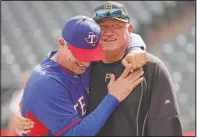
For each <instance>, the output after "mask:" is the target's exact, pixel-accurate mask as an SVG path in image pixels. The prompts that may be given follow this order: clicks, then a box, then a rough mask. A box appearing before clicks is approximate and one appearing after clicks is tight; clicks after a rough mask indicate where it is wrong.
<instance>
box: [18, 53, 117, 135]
mask: <svg viewBox="0 0 197 138" xmlns="http://www.w3.org/2000/svg"><path fill="white" fill-rule="evenodd" d="M50 56H51V55H50ZM88 85H89V71H88V69H86V71H85V73H83V74H82V75H74V74H72V72H70V71H68V70H67V69H65V68H63V67H62V66H60V65H59V64H58V63H56V62H54V61H53V60H51V59H50V57H48V58H46V59H45V60H44V61H43V62H42V63H40V64H39V65H38V66H37V67H36V68H35V69H34V71H33V73H32V75H31V76H30V79H29V80H28V82H27V84H26V87H25V89H24V95H23V98H22V115H23V116H25V117H28V118H30V119H31V120H32V121H34V122H35V124H34V128H33V129H32V130H31V133H30V134H29V135H31V136H36V135H37V136H54V135H56V136H59V135H63V136H67V135H69V136H72V135H79V136H80V135H95V133H96V132H97V131H98V130H99V129H100V127H101V126H102V125H103V124H104V123H105V121H106V120H107V118H108V116H109V115H103V117H102V115H100V114H103V113H102V112H103V111H104V112H106V111H105V110H109V109H108V108H109V107H102V106H105V105H104V104H103V105H101V108H98V111H96V114H97V116H100V117H102V119H101V121H99V120H98V121H99V122H98V123H97V122H96V121H97V120H96V119H99V117H96V116H95V115H94V113H93V114H92V116H89V117H87V118H86V119H85V120H84V121H81V120H82V119H83V118H84V117H85V115H86V110H87V98H88V97H87V96H88ZM110 99H111V100H110ZM110 101H112V105H111V106H112V109H110V110H109V111H107V112H109V114H110V113H111V112H112V111H113V110H114V109H115V107H116V106H117V105H118V102H117V99H116V98H115V97H113V96H112V95H108V98H106V100H105V102H110ZM102 108H103V109H104V108H105V109H104V110H102ZM110 108H111V107H110ZM107 112H106V114H107ZM94 117H96V118H94ZM79 122H80V123H79ZM94 122H96V123H97V124H98V125H96V124H95V123H94ZM76 124H78V126H76ZM91 124H92V127H91ZM94 125H96V126H98V128H95V126H94ZM74 126H75V127H74ZM88 127H90V128H88ZM71 128H72V129H71ZM86 128H87V129H86ZM91 129H93V130H91ZM97 129H98V130H97ZM86 131H87V133H85V132H86ZM91 131H93V132H94V131H95V132H94V133H92V132H91Z"/></svg>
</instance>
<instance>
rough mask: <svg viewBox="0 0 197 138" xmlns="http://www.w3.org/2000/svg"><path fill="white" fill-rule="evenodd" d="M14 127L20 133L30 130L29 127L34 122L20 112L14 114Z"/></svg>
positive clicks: (31, 126)
mask: <svg viewBox="0 0 197 138" xmlns="http://www.w3.org/2000/svg"><path fill="white" fill-rule="evenodd" d="M15 122H16V128H17V130H18V131H20V132H21V133H22V134H27V133H29V132H30V130H29V129H31V128H33V127H34V122H33V121H31V120H30V119H28V118H24V117H23V116H22V115H21V114H20V113H18V114H16V115H15Z"/></svg>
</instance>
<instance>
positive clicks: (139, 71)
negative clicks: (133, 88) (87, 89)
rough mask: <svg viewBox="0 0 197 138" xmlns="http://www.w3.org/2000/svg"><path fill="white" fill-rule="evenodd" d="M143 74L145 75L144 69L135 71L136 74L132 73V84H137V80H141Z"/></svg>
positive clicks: (129, 78) (130, 78)
mask: <svg viewBox="0 0 197 138" xmlns="http://www.w3.org/2000/svg"><path fill="white" fill-rule="evenodd" d="M143 74H144V71H143V69H142V68H140V69H138V70H136V71H134V72H133V73H132V75H130V76H129V77H128V80H129V81H130V83H133V82H135V81H136V80H137V79H139V78H140V77H141V76H142V75H143Z"/></svg>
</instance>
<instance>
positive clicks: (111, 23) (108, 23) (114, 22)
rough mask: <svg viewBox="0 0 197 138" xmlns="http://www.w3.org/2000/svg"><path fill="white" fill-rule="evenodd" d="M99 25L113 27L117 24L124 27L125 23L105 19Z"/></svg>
mask: <svg viewBox="0 0 197 138" xmlns="http://www.w3.org/2000/svg"><path fill="white" fill-rule="evenodd" d="M98 24H99V25H114V24H119V25H124V24H127V23H125V22H122V21H119V20H116V19H113V18H106V19H102V20H100V21H99V22H98Z"/></svg>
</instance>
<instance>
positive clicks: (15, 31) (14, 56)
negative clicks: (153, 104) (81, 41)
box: [1, 1, 196, 135]
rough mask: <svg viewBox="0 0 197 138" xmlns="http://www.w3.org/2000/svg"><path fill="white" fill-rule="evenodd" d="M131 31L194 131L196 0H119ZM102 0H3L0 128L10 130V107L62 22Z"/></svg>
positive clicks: (187, 128) (55, 45)
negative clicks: (161, 66) (161, 67)
mask: <svg viewBox="0 0 197 138" xmlns="http://www.w3.org/2000/svg"><path fill="white" fill-rule="evenodd" d="M117 2H120V3H122V4H124V5H125V6H126V8H127V11H128V12H129V15H130V18H131V23H132V24H133V32H134V33H137V34H139V35H141V36H142V38H143V40H144V41H145V43H146V45H147V51H148V52H149V53H152V54H154V55H155V56H157V57H159V58H160V59H161V60H162V61H163V62H164V63H165V64H166V66H167V67H168V69H169V72H170V74H171V77H172V79H173V83H174V88H175V91H176V93H177V97H178V103H179V107H180V112H181V119H182V123H183V129H184V132H188V133H185V134H186V135H190V134H189V133H190V132H194V131H195V113H196V112H195V97H196V96H195V47H196V45H195V38H196V36H195V30H196V28H195V5H196V4H195V1H117ZM101 3H102V2H101V1H88V2H87V1H85V2H82V1H65V2H63V1H2V2H1V29H2V30H1V130H5V129H10V130H11V129H13V124H12V122H13V112H15V111H17V110H18V102H19V100H20V97H21V95H22V92H23V87H24V85H25V83H26V80H27V79H28V77H29V73H31V70H32V69H33V68H34V67H35V66H36V65H37V64H38V63H40V62H41V61H42V60H43V59H44V58H45V57H46V55H47V54H48V53H49V52H50V51H52V50H56V49H57V48H58V39H59V38H60V37H61V29H62V27H63V24H64V23H65V22H66V21H67V20H68V19H69V18H71V17H73V16H75V15H79V14H80V15H86V16H90V17H93V10H94V8H95V7H96V6H97V5H99V4H101Z"/></svg>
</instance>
